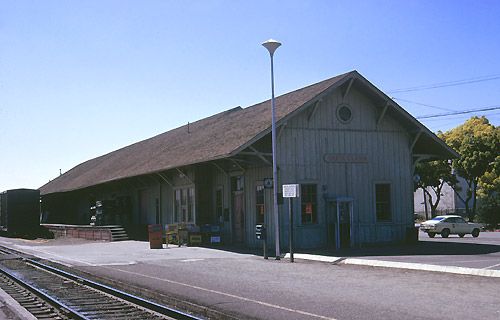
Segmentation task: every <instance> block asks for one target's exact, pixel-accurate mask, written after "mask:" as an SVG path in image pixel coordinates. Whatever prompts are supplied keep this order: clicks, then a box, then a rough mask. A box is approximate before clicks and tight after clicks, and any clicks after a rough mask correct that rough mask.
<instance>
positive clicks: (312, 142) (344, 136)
mask: <svg viewBox="0 0 500 320" xmlns="http://www.w3.org/2000/svg"><path fill="white" fill-rule="evenodd" d="M342 102H346V103H348V104H349V105H350V108H351V112H352V120H351V121H350V122H348V123H342V122H341V121H339V120H338V118H337V114H336V112H337V106H338V105H339V104H340V103H342ZM383 107H384V106H383V105H374V104H373V102H372V101H370V100H369V99H368V98H366V97H365V95H363V94H362V93H361V92H358V91H357V90H355V89H354V88H353V89H351V91H350V93H349V94H348V96H347V97H346V98H345V100H342V95H341V93H340V91H339V90H337V91H335V92H332V93H331V94H330V95H328V96H326V97H324V98H323V99H322V101H321V102H320V103H319V105H318V107H317V108H316V110H315V111H313V108H314V106H311V107H309V108H307V109H306V110H304V111H303V112H302V113H300V114H299V115H297V116H295V117H293V118H292V119H290V120H289V121H288V123H286V125H285V127H284V129H283V130H284V131H283V133H282V134H281V135H280V139H279V141H278V163H279V168H280V185H281V184H285V183H314V184H317V190H318V208H319V212H318V223H317V224H313V225H301V218H300V201H298V200H296V201H295V206H294V212H295V220H294V223H295V226H296V229H295V230H296V237H297V239H296V241H297V244H299V245H300V246H302V247H317V246H323V245H326V244H327V243H326V242H327V229H326V217H327V214H328V210H330V208H328V202H327V201H326V200H325V198H324V196H329V197H334V196H343V197H352V198H353V199H354V228H353V229H354V230H353V233H354V234H353V237H354V242H355V244H363V243H374V242H386V241H397V240H401V239H403V238H404V236H405V234H406V228H407V227H408V226H410V225H412V223H413V221H412V218H413V217H412V195H413V190H412V181H411V179H412V177H411V171H410V168H411V154H410V140H409V137H408V135H407V133H406V131H405V130H404V128H402V127H401V126H400V125H399V124H398V123H396V122H395V121H394V120H393V119H391V118H390V117H388V116H387V115H386V116H385V117H384V118H383V119H382V121H381V122H380V124H379V125H378V126H377V119H378V117H379V115H380V114H381V111H382V109H383ZM326 154H340V155H350V154H357V155H361V156H363V157H364V156H366V159H367V161H366V162H360V163H355V162H351V163H341V162H327V161H325V160H324V156H325V155H326ZM377 182H383V183H390V185H391V202H392V203H391V206H392V207H391V208H392V221H390V222H377V219H376V213H375V183H377ZM283 209H284V210H282V211H285V212H287V210H288V209H287V206H286V205H285V206H284V207H283ZM282 215H283V213H282ZM283 216H284V217H286V218H285V219H283V218H282V219H281V221H284V223H282V225H281V227H282V233H286V232H287V228H288V218H287V215H283ZM283 238H284V240H285V241H286V239H287V237H282V239H283Z"/></svg>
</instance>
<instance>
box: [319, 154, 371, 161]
mask: <svg viewBox="0 0 500 320" xmlns="http://www.w3.org/2000/svg"><path fill="white" fill-rule="evenodd" d="M323 160H324V161H325V162H328V163H368V155H366V154H355V153H340V154H336V153H327V154H325V155H323Z"/></svg>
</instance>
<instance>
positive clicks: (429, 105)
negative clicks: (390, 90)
mask: <svg viewBox="0 0 500 320" xmlns="http://www.w3.org/2000/svg"><path fill="white" fill-rule="evenodd" d="M391 99H393V100H398V101H403V102H408V103H413V104H416V105H419V106H424V107H429V108H434V109H439V110H443V111H454V110H452V109H448V108H443V107H438V106H433V105H431V104H425V103H421V102H416V101H411V100H406V99H401V98H396V97H391Z"/></svg>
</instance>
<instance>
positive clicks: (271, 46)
mask: <svg viewBox="0 0 500 320" xmlns="http://www.w3.org/2000/svg"><path fill="white" fill-rule="evenodd" d="M262 45H263V46H264V47H265V48H266V49H267V50H268V51H269V55H270V56H271V110H272V127H271V136H272V145H273V217H274V236H275V243H276V260H280V226H279V214H278V167H277V165H276V111H275V105H274V70H273V56H274V51H276V49H278V47H279V46H281V43H279V42H278V41H276V40H273V39H269V40H267V41H266V42H264V43H262Z"/></svg>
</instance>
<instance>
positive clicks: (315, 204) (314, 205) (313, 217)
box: [299, 182, 319, 226]
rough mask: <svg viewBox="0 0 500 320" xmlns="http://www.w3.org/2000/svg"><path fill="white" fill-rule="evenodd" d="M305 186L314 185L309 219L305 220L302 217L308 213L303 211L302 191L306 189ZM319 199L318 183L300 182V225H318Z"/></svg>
mask: <svg viewBox="0 0 500 320" xmlns="http://www.w3.org/2000/svg"><path fill="white" fill-rule="evenodd" d="M306 186H314V187H315V189H316V190H315V193H316V194H315V196H314V198H313V200H314V202H313V203H312V213H311V221H310V222H309V221H305V219H304V217H307V215H308V213H304V209H305V207H304V204H305V202H306V201H305V199H304V198H305V197H304V192H305V191H306V190H307V187H306ZM306 200H307V199H306ZM318 207H319V199H318V184H317V183H315V182H303V183H301V184H300V207H299V208H300V224H301V225H302V226H317V225H319V214H318V212H319V208H318Z"/></svg>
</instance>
